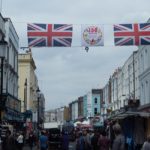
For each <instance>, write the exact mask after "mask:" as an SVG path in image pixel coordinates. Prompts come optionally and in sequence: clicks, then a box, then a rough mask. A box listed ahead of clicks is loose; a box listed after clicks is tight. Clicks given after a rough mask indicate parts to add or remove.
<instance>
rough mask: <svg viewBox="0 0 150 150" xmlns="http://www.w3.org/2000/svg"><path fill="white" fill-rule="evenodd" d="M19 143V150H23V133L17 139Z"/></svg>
mask: <svg viewBox="0 0 150 150" xmlns="http://www.w3.org/2000/svg"><path fill="white" fill-rule="evenodd" d="M17 142H18V149H19V150H22V148H23V135H22V133H21V132H20V134H19V136H18V138H17Z"/></svg>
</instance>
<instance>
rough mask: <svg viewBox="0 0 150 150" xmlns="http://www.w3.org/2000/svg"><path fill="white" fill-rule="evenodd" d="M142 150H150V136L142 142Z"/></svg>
mask: <svg viewBox="0 0 150 150" xmlns="http://www.w3.org/2000/svg"><path fill="white" fill-rule="evenodd" d="M142 150H150V135H149V136H148V137H147V140H146V141H145V142H144V144H143V147H142Z"/></svg>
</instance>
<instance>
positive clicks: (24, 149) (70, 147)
mask: <svg viewBox="0 0 150 150" xmlns="http://www.w3.org/2000/svg"><path fill="white" fill-rule="evenodd" d="M23 150H30V148H29V146H24V148H23ZM32 150H38V148H37V146H35V147H34V148H33V149H32ZM49 150H52V149H49ZM54 150H56V149H54ZM69 150H75V142H70V144H69Z"/></svg>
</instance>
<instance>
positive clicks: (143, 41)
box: [114, 23, 150, 46]
mask: <svg viewBox="0 0 150 150" xmlns="http://www.w3.org/2000/svg"><path fill="white" fill-rule="evenodd" d="M114 42H115V45H116V46H123V45H137V46H138V45H150V23H141V24H118V25H114Z"/></svg>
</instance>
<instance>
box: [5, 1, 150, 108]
mask: <svg viewBox="0 0 150 150" xmlns="http://www.w3.org/2000/svg"><path fill="white" fill-rule="evenodd" d="M149 6H150V1H149V0H142V1H139V0H132V1H131V0H122V1H120V0H113V1H112V0H101V1H100V0H94V1H93V0H76V1H71V0H61V1H60V0H5V1H3V7H2V14H3V16H4V17H10V18H11V19H12V22H13V23H14V25H15V28H16V31H17V33H18V35H19V38H20V46H27V34H26V23H30V22H33V23H71V24H73V25H74V26H75V34H74V39H73V44H74V47H72V48H34V49H32V53H33V58H34V60H35V63H36V66H37V70H36V73H37V76H38V80H39V84H40V88H41V90H42V92H43V93H44V95H45V98H46V109H50V108H56V107H60V106H61V105H67V104H68V103H69V102H71V101H73V100H75V99H77V98H78V97H79V96H83V95H84V94H86V92H88V91H89V90H90V89H91V88H97V87H101V88H102V87H103V86H104V85H105V84H106V82H107V81H108V79H109V76H110V75H111V74H112V73H113V71H114V70H115V69H116V68H117V67H119V66H121V65H123V63H124V62H125V61H126V60H127V58H128V57H129V56H130V55H131V54H132V52H133V51H134V50H136V49H137V47H132V46H131V47H114V46H113V29H112V25H113V24H117V23H130V22H145V21H147V20H148V18H149V14H150V10H149ZM81 24H104V26H105V46H104V47H97V48H94V47H92V48H90V50H89V52H88V53H86V52H85V50H84V48H81V47H78V46H79V42H80V29H79V27H80V25H81Z"/></svg>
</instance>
